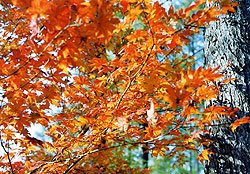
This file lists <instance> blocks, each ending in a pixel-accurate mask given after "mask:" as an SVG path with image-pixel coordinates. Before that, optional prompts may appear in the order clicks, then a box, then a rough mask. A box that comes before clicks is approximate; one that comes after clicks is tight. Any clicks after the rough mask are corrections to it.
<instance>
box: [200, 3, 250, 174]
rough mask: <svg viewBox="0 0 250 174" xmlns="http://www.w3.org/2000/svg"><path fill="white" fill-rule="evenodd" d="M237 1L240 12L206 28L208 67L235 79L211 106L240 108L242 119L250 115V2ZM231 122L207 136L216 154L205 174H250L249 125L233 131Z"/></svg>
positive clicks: (219, 124)
mask: <svg viewBox="0 0 250 174" xmlns="http://www.w3.org/2000/svg"><path fill="white" fill-rule="evenodd" d="M235 2H238V3H240V6H238V7H237V8H235V9H236V11H237V13H230V12H229V13H228V14H227V15H222V16H220V17H219V18H220V21H216V22H211V23H210V25H209V26H208V27H207V29H206V33H205V64H206V66H212V67H217V66H220V67H221V68H220V72H221V73H223V74H225V78H235V79H234V80H232V81H231V82H230V83H228V84H224V85H220V91H221V92H220V95H219V97H218V99H217V100H216V101H213V102H212V103H213V104H219V105H223V106H228V107H231V108H239V111H238V112H237V115H236V118H243V117H245V116H249V115H250V113H249V112H250V111H249V109H250V86H249V85H250V47H249V44H250V35H249V34H250V27H249V26H250V1H249V0H237V1H235ZM224 3H227V1H224ZM213 5H215V4H210V6H213ZM222 80H223V79H222ZM212 103H210V104H212ZM233 120H234V119H233V118H232V120H231V121H233ZM230 123H231V122H230V121H229V120H228V119H226V120H225V119H222V120H221V121H214V123H213V125H212V126H211V127H210V128H209V131H210V132H211V134H209V136H207V137H209V138H210V139H211V140H213V141H214V143H213V144H211V145H209V146H208V147H209V148H210V149H211V151H212V152H213V154H212V155H211V158H210V162H208V163H206V166H205V173H250V166H249V164H250V128H249V124H247V125H244V126H242V127H239V128H237V129H236V130H235V131H234V132H232V131H231V130H230Z"/></svg>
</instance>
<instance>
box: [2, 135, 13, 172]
mask: <svg viewBox="0 0 250 174" xmlns="http://www.w3.org/2000/svg"><path fill="white" fill-rule="evenodd" d="M0 142H1V146H2V148H3V150H4V152H5V153H6V155H7V157H8V162H9V165H10V170H11V173H12V174H14V171H13V167H12V164H11V159H10V154H9V152H8V151H7V150H6V148H5V147H4V144H3V141H2V135H1V131H0Z"/></svg>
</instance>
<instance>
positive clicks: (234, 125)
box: [231, 117, 250, 132]
mask: <svg viewBox="0 0 250 174" xmlns="http://www.w3.org/2000/svg"><path fill="white" fill-rule="evenodd" d="M246 123H250V117H243V118H240V119H237V120H235V121H234V122H233V123H232V124H231V129H232V131H233V132H234V131H235V129H236V128H237V127H239V126H240V125H242V124H246Z"/></svg>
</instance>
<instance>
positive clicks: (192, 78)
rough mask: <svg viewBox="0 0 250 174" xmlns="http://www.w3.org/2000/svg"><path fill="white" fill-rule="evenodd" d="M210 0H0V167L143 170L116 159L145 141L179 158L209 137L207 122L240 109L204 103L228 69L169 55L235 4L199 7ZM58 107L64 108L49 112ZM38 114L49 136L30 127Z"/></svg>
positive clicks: (161, 152)
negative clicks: (176, 2) (182, 2)
mask: <svg viewBox="0 0 250 174" xmlns="http://www.w3.org/2000/svg"><path fill="white" fill-rule="evenodd" d="M212 1H213V0H210V2H212ZM205 2H206V0H198V1H196V2H195V3H193V4H192V5H191V6H190V7H188V8H187V9H185V10H183V9H179V10H174V8H173V6H171V7H170V8H169V10H168V11H166V9H164V8H163V7H162V4H160V3H159V2H157V1H156V2H153V1H151V0H88V1H82V0H81V1H80V0H51V1H48V0H2V1H1V6H2V8H1V11H0V13H1V28H2V29H3V30H2V31H1V32H2V33H1V40H0V43H1V45H0V49H1V51H0V54H1V59H0V67H1V69H0V89H1V101H0V105H1V106H0V123H1V147H2V148H4V150H5V152H6V153H5V154H4V155H3V156H2V157H1V159H0V168H2V169H4V170H5V171H13V172H15V171H18V172H21V173H25V172H29V173H36V172H40V173H69V172H70V173H79V172H80V173H81V172H82V173H125V172H127V173H138V172H140V168H130V166H129V165H128V164H129V163H128V161H126V160H124V159H121V158H120V156H122V154H123V151H122V150H121V148H127V147H128V146H129V147H130V148H133V147H136V146H138V145H145V144H147V145H148V150H149V151H150V152H151V153H152V155H153V156H156V157H157V156H158V155H160V156H170V157H174V156H175V157H176V156H177V157H179V158H180V159H179V160H178V161H181V159H182V158H183V157H184V155H183V153H184V152H185V151H186V150H197V149H199V147H200V145H202V144H204V143H208V142H207V141H206V140H203V138H202V137H201V136H200V134H203V133H208V132H207V131H205V129H206V126H209V125H210V122H211V121H212V120H214V119H219V116H220V115H226V116H233V115H235V112H236V110H232V109H230V108H226V107H222V106H210V107H209V108H205V107H204V102H205V101H209V100H211V99H216V95H218V92H219V91H218V86H216V85H215V84H214V83H213V82H214V81H216V80H217V79H219V78H221V77H222V75H221V74H218V73H216V71H217V70H218V68H217V69H212V68H208V69H203V68H199V69H197V70H192V69H191V68H190V67H191V66H192V63H190V60H192V57H189V56H187V55H184V56H179V57H178V58H175V57H176V56H173V55H180V54H181V52H182V46H184V45H187V44H188V43H189V42H190V39H189V38H190V37H192V35H194V34H195V33H198V32H199V27H200V26H206V25H208V24H209V22H210V21H213V20H217V16H218V15H220V14H226V13H227V11H232V12H235V10H234V8H233V6H237V4H236V3H231V2H229V1H227V3H224V4H223V5H222V7H221V8H217V7H211V8H200V7H201V6H202V5H203V4H204V3H205ZM223 2H224V1H223ZM139 21H140V22H141V23H142V24H143V25H142V26H140V27H137V28H136V27H134V26H135V24H136V23H138V22H139ZM158 57H162V58H164V61H159V59H158ZM149 101H150V103H149ZM149 106H151V107H150V109H149ZM55 108H59V109H60V112H57V113H54V114H51V112H50V111H51V110H53V109H55ZM245 122H246V119H244V120H240V121H238V122H237V123H236V124H235V125H233V130H234V129H235V128H236V127H237V126H239V125H240V124H242V123H245ZM34 123H37V124H41V125H43V126H44V127H45V128H46V135H47V136H48V137H50V138H51V141H50V142H48V141H42V140H39V139H37V138H35V137H32V136H31V135H30V132H29V131H28V128H29V127H30V126H31V124H34ZM143 125H144V127H143ZM145 125H146V126H145ZM195 130H196V131H195ZM8 143H12V144H15V145H16V146H11V147H12V148H10V146H8ZM210 143H211V142H210ZM169 146H173V147H174V148H168V147H169ZM15 148H16V149H15ZM117 154H118V155H117ZM208 154H209V151H208V150H205V151H203V153H202V154H201V155H200V156H199V157H200V160H204V159H206V160H208ZM17 156H18V157H19V159H20V160H18V161H14V160H12V159H13V157H17ZM146 172H148V170H147V169H146V170H145V171H144V173H146Z"/></svg>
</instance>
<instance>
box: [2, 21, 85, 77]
mask: <svg viewBox="0 0 250 174" xmlns="http://www.w3.org/2000/svg"><path fill="white" fill-rule="evenodd" d="M82 24H83V23H80V24H72V25H67V26H66V27H64V28H63V29H62V30H61V31H60V32H59V33H57V35H56V36H55V37H54V38H53V39H52V40H51V41H50V42H49V43H48V45H47V46H46V47H45V48H44V49H43V50H42V52H41V53H40V54H38V55H37V56H34V57H33V58H29V59H28V60H27V61H26V62H25V63H24V64H22V65H20V66H19V67H18V68H17V69H16V70H15V71H13V72H12V73H10V74H8V75H6V76H4V77H2V78H1V79H0V81H1V80H4V79H6V78H8V77H10V76H12V75H14V74H16V73H17V72H18V71H19V70H20V69H22V68H23V67H24V66H26V65H27V64H28V63H29V62H30V61H31V60H33V59H34V58H35V57H40V56H42V55H43V53H44V52H45V51H46V50H47V49H48V48H49V47H50V45H51V44H52V43H53V42H54V41H55V40H56V39H57V38H58V37H59V36H60V35H61V34H62V33H63V32H64V31H65V30H67V29H68V28H70V27H77V26H81V25H82Z"/></svg>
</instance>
